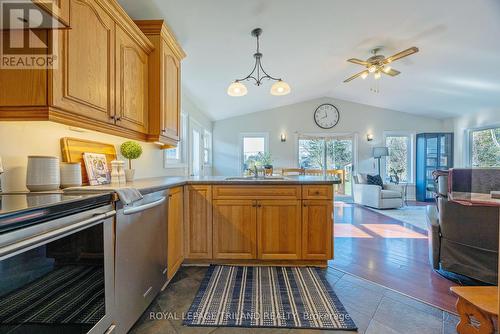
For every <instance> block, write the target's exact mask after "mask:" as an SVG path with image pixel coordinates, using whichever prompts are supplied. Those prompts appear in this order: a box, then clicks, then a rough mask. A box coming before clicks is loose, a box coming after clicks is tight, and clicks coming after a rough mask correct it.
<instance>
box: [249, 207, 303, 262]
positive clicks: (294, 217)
mask: <svg viewBox="0 0 500 334" xmlns="http://www.w3.org/2000/svg"><path fill="white" fill-rule="evenodd" d="M301 225H302V224H301V206H300V201H299V200H260V201H258V207H257V250H258V254H257V255H258V258H259V259H262V260H298V259H300V258H301V246H302V244H301V237H302V229H301Z"/></svg>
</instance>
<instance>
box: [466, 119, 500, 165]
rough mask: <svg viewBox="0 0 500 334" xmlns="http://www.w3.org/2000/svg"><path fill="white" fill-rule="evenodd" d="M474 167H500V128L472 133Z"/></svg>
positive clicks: (472, 160)
mask: <svg viewBox="0 0 500 334" xmlns="http://www.w3.org/2000/svg"><path fill="white" fill-rule="evenodd" d="M470 160H471V161H470V163H471V166H472V167H500V127H497V128H490V129H482V130H473V131H471V133H470Z"/></svg>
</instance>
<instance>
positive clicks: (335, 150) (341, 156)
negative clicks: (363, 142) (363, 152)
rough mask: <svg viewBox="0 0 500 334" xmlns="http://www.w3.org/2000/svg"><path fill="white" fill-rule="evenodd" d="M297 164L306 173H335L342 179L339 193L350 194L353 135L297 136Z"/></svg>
mask: <svg viewBox="0 0 500 334" xmlns="http://www.w3.org/2000/svg"><path fill="white" fill-rule="evenodd" d="M298 158H299V161H298V163H299V166H300V167H301V168H304V169H305V170H306V172H307V173H309V174H312V173H321V174H328V175H337V176H338V177H340V178H341V179H344V183H343V184H342V185H341V186H340V187H338V192H339V194H342V195H347V196H351V195H352V170H353V164H354V135H338V136H328V137H326V136H315V135H302V136H299V143H298Z"/></svg>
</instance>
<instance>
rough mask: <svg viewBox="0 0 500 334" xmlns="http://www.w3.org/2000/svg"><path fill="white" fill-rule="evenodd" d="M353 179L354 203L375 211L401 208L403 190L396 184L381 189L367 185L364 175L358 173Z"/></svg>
mask: <svg viewBox="0 0 500 334" xmlns="http://www.w3.org/2000/svg"><path fill="white" fill-rule="evenodd" d="M353 179H354V203H356V204H360V205H365V206H369V207H372V208H375V209H397V208H401V207H402V206H403V197H404V195H403V194H404V190H403V187H401V186H400V185H396V184H384V186H383V187H381V186H377V185H373V184H367V183H366V174H362V173H358V174H357V175H355V176H354V177H353Z"/></svg>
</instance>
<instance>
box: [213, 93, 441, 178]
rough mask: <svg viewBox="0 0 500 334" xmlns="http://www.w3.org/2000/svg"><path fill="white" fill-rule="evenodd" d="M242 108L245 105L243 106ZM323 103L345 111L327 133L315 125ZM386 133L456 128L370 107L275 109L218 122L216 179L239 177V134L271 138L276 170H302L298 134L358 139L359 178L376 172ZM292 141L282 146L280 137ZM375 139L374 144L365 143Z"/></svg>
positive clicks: (340, 103)
mask: <svg viewBox="0 0 500 334" xmlns="http://www.w3.org/2000/svg"><path fill="white" fill-rule="evenodd" d="M242 103H244V101H243V100H242ZM322 103H332V104H334V105H335V106H336V107H337V108H338V109H339V111H340V122H339V124H337V126H336V127H335V128H333V129H331V130H322V129H320V128H318V127H317V126H316V124H315V123H314V120H313V113H314V110H315V109H316V108H317V107H318V106H319V105H320V104H322ZM384 131H413V132H417V133H418V132H437V131H451V125H450V124H445V122H443V121H441V120H437V119H433V118H428V117H419V116H415V115H411V114H407V113H402V112H398V111H393V110H387V109H381V108H376V107H372V106H368V105H363V104H358V103H352V102H347V101H343V100H335V99H331V98H321V99H316V100H311V101H307V102H303V103H298V104H293V105H289V106H285V107H280V108H276V109H271V110H266V111H261V112H256V113H252V114H247V115H243V116H239V117H234V118H229V119H225V120H221V121H216V122H214V130H213V143H214V159H213V160H214V174H215V175H237V174H239V173H240V165H239V151H240V147H239V134H240V133H242V132H268V133H269V150H270V153H271V154H272V157H273V159H274V166H276V167H294V166H297V152H296V151H297V144H296V141H297V139H296V138H297V136H296V133H297V132H300V133H355V134H357V137H358V166H357V170H358V171H360V172H369V173H374V172H376V164H375V160H374V159H372V158H371V154H372V147H374V146H383V145H384V144H383V140H384V139H383V132H384ZM282 132H285V133H286V134H287V137H288V139H287V141H286V142H285V143H282V142H281V141H280V133H282ZM367 133H372V134H373V135H374V140H373V141H372V142H367V141H366V134H367Z"/></svg>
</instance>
